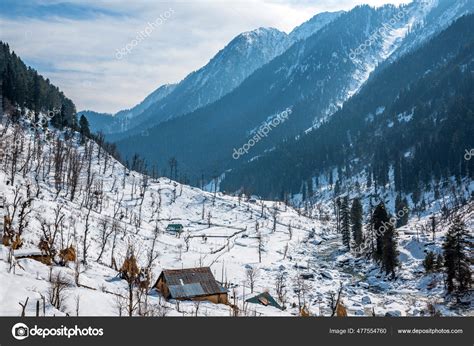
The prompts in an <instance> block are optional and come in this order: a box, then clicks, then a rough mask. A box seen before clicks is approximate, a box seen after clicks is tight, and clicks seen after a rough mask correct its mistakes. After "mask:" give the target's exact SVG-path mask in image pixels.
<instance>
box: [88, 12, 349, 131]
mask: <svg viewBox="0 0 474 346" xmlns="http://www.w3.org/2000/svg"><path fill="white" fill-rule="evenodd" d="M341 13H342V12H334V13H331V12H324V13H320V14H317V15H316V16H314V17H313V18H311V19H310V20H309V21H308V22H306V23H304V24H302V25H300V26H298V27H297V28H295V29H294V30H293V31H292V32H291V33H290V34H289V35H287V34H285V33H284V32H281V31H279V30H277V29H274V28H258V29H256V30H253V31H249V32H244V33H242V34H240V35H238V36H237V37H235V38H234V39H233V40H232V41H231V42H229V44H228V45H227V46H226V47H225V48H223V49H222V50H221V51H219V52H218V53H217V54H216V56H214V57H213V58H212V59H211V60H210V61H209V63H208V64H206V66H204V67H202V68H200V69H199V70H197V71H195V72H192V73H190V74H189V75H188V76H187V77H186V78H185V79H183V80H182V81H181V82H180V83H178V84H174V85H165V86H162V87H159V88H158V89H157V90H155V91H154V92H153V93H152V94H150V95H149V96H147V98H145V100H143V101H142V102H141V103H140V104H139V105H137V106H135V107H133V108H132V109H130V110H123V111H120V112H118V113H116V114H114V115H112V114H107V113H97V112H94V111H87V110H86V111H81V112H79V113H80V114H84V115H86V117H87V118H88V120H89V122H90V124H91V127H92V129H93V130H94V131H96V132H97V131H102V132H104V133H105V134H108V135H112V134H115V135H117V136H113V137H112V138H122V137H126V136H129V135H131V134H134V133H135V134H136V133H139V132H140V131H142V130H144V129H146V128H149V127H151V126H153V125H157V124H159V123H160V122H163V121H166V120H169V119H172V118H175V117H178V116H180V115H183V114H186V113H189V112H192V111H194V110H196V109H198V108H200V107H203V106H206V105H208V104H210V103H212V102H214V101H216V100H218V99H220V98H221V97H223V96H224V95H226V94H227V93H229V92H230V91H232V90H233V89H235V88H236V87H237V86H238V85H240V84H241V83H242V82H243V81H244V80H245V79H246V78H247V77H248V76H249V75H251V74H252V73H253V72H254V71H255V70H257V69H258V68H260V67H261V66H263V65H265V64H266V63H268V62H269V61H271V60H272V59H273V58H275V57H276V56H278V55H280V54H281V53H283V52H284V51H285V50H286V49H288V47H289V46H291V44H293V43H294V42H296V41H299V40H303V39H306V38H307V37H309V36H311V35H312V34H314V33H315V32H317V31H318V30H320V29H321V28H323V27H324V26H325V25H327V24H328V23H330V22H331V21H333V20H334V19H335V18H337V17H338V16H339V15H340V14H341Z"/></svg>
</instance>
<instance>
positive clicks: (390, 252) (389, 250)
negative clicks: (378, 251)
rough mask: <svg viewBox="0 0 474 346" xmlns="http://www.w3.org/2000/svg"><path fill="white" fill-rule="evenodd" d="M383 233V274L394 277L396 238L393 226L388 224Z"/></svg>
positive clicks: (396, 261)
mask: <svg viewBox="0 0 474 346" xmlns="http://www.w3.org/2000/svg"><path fill="white" fill-rule="evenodd" d="M386 227H387V228H386V230H385V232H384V233H383V236H382V241H383V247H382V269H384V270H385V274H387V275H388V274H391V275H392V278H393V277H395V268H396V267H397V266H398V250H397V237H396V231H395V227H394V225H392V224H391V223H389V224H388V225H387V226H386Z"/></svg>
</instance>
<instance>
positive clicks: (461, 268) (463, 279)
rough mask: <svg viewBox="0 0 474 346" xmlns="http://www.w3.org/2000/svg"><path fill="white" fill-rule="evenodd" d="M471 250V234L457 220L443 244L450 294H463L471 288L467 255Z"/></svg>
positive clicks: (457, 219)
mask: <svg viewBox="0 0 474 346" xmlns="http://www.w3.org/2000/svg"><path fill="white" fill-rule="evenodd" d="M469 248H470V242H469V232H468V231H467V229H466V225H465V224H464V222H462V220H461V219H460V218H456V219H455V220H454V222H453V224H452V226H451V227H450V228H449V230H448V233H447V234H446V239H445V242H444V244H443V254H444V267H445V271H446V287H447V289H448V292H449V293H451V292H456V293H463V292H466V291H467V290H468V289H469V288H470V286H471V270H470V268H469V257H468V254H467V253H466V252H467V251H468V250H467V249H469Z"/></svg>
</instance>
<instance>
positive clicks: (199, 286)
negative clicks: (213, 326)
mask: <svg viewBox="0 0 474 346" xmlns="http://www.w3.org/2000/svg"><path fill="white" fill-rule="evenodd" d="M160 276H163V277H164V280H165V282H166V284H167V285H168V288H169V290H170V294H171V297H172V298H192V297H198V296H207V295H212V294H219V293H225V292H226V290H225V289H224V288H223V287H222V286H221V285H220V284H219V283H218V282H217V281H216V279H215V278H214V275H212V272H211V268H209V267H201V268H187V269H173V270H163V272H162V273H161V275H160Z"/></svg>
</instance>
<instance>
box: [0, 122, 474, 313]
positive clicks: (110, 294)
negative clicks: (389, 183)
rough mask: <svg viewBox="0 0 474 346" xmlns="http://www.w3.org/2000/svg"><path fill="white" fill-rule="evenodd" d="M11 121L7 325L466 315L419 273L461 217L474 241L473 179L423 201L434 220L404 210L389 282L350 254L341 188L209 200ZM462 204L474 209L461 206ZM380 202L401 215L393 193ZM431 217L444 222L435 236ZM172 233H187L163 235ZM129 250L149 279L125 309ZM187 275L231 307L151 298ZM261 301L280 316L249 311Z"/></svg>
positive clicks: (62, 136)
mask: <svg viewBox="0 0 474 346" xmlns="http://www.w3.org/2000/svg"><path fill="white" fill-rule="evenodd" d="M3 120H4V121H3V125H2V126H1V127H0V133H1V148H0V149H1V151H2V153H1V154H2V160H1V162H2V163H1V167H0V192H1V197H2V198H1V201H2V209H1V210H2V214H3V215H2V222H3V225H2V228H3V229H4V230H5V229H6V228H10V229H12V230H14V232H15V234H19V235H20V237H21V240H20V239H16V238H14V239H12V242H13V241H16V247H18V248H17V249H15V250H13V248H14V247H15V246H13V245H12V244H9V246H6V244H7V243H8V242H5V239H4V242H3V244H4V245H0V282H1V283H2V284H1V285H0V297H1V302H0V315H8V316H19V315H20V314H21V313H22V306H21V305H25V304H26V305H25V308H24V314H25V315H26V316H34V315H35V314H37V313H38V311H39V315H41V316H42V315H46V316H53V315H55V316H61V315H66V314H67V315H71V316H75V315H79V316H98V315H104V316H119V315H129V314H131V315H147V316H165V315H166V316H194V315H199V316H276V315H284V316H298V315H312V316H330V315H332V314H334V309H335V305H334V304H335V301H336V299H337V298H339V297H338V292H340V300H339V299H338V302H339V304H338V305H342V306H344V308H345V309H346V312H347V315H349V316H372V315H376V316H385V315H389V316H422V315H432V314H441V315H443V316H458V315H471V314H472V300H470V299H469V296H468V298H466V297H464V298H463V300H462V303H463V304H456V305H455V306H454V305H453V304H452V303H453V301H452V300H451V299H448V298H446V296H445V288H444V283H443V274H442V273H439V272H433V273H431V274H426V273H425V270H424V269H423V263H422V262H423V260H424V258H425V255H426V252H427V251H428V250H431V251H434V252H435V253H441V251H442V250H441V246H442V243H443V241H444V237H445V234H446V230H447V229H448V228H449V227H450V226H451V223H452V220H453V218H454V216H453V213H456V214H459V215H462V216H463V219H464V220H465V222H466V226H467V228H468V229H469V230H470V232H471V236H472V229H473V227H474V217H473V216H474V209H473V205H474V204H473V201H472V197H471V194H472V191H473V190H474V185H473V184H472V182H463V184H462V188H460V189H459V191H456V194H454V195H453V193H452V189H454V187H453V186H455V184H452V185H451V184H449V183H447V184H445V185H444V187H442V188H441V192H442V193H441V196H443V197H440V198H438V199H437V198H435V197H434V195H429V194H427V195H426V196H424V197H423V200H426V202H427V204H428V206H427V208H426V211H425V212H423V213H418V215H416V214H415V213H413V214H411V213H410V217H409V221H408V224H407V225H405V226H403V227H401V228H400V229H398V247H399V256H398V258H399V260H400V267H399V268H398V269H397V271H396V279H390V277H389V276H386V275H385V274H384V273H383V272H382V271H381V270H380V266H379V265H378V264H376V263H375V262H373V261H371V260H370V259H368V258H367V257H366V256H365V255H360V256H359V255H358V254H357V253H355V252H354V251H352V252H347V251H346V250H345V247H344V246H343V243H342V239H341V234H340V233H338V232H337V231H336V221H335V217H334V215H335V214H334V210H335V209H334V191H333V188H331V185H330V184H329V183H328V182H325V181H324V180H323V179H321V182H320V185H319V186H320V188H319V194H318V195H317V198H318V200H317V203H315V204H314V205H311V206H307V205H306V206H305V205H301V204H299V203H298V201H297V200H294V201H293V203H292V204H293V205H298V208H294V207H291V206H289V205H287V204H288V203H287V204H285V203H283V202H272V201H261V200H259V199H258V198H257V197H250V196H248V197H246V196H228V195H224V194H222V193H220V192H205V191H202V190H200V189H198V188H195V187H190V186H187V185H183V184H180V183H177V182H175V181H173V180H170V179H168V178H165V177H148V176H145V175H142V174H139V173H137V172H134V171H130V170H128V169H126V168H125V167H124V166H123V165H122V164H121V163H119V162H118V161H117V160H115V159H114V158H113V157H112V156H110V155H109V154H108V153H107V152H105V151H104V149H103V148H101V147H99V146H98V145H97V144H96V143H95V142H94V141H93V140H90V139H87V138H83V137H82V136H81V135H80V134H79V133H78V132H72V131H60V130H57V129H53V128H48V129H36V130H35V129H33V130H32V129H30V127H29V126H28V125H29V123H28V122H27V121H24V120H21V121H20V122H19V123H14V122H13V123H12V122H11V121H10V119H7V116H6V115H5V116H4V118H3ZM136 164H137V165H140V162H137V163H136ZM354 179H355V180H354V181H357V180H360V184H358V191H356V190H354V195H355V194H356V192H357V195H358V196H363V198H362V201H363V206H364V214H365V213H366V212H367V211H368V210H367V209H368V208H369V201H370V198H371V197H370V196H371V194H370V189H368V188H367V187H366V186H365V185H364V184H365V183H364V177H362V176H361V177H356V178H354ZM447 196H451V197H447ZM454 196H455V197H456V199H459V200H464V201H468V200H469V198H471V200H470V202H467V203H466V202H464V203H459V202H458V201H457V200H454ZM352 197H353V196H351V198H352ZM384 198H385V200H386V201H387V203H386V205H387V208H388V209H390V210H391V212H393V210H392V209H393V208H392V206H393V202H394V200H395V196H394V194H392V193H391V192H390V188H389V187H387V189H386V193H385V195H384ZM443 206H448V207H449V209H450V210H449V212H448V213H447V214H443V211H442V207H443ZM432 212H434V213H436V214H434V215H435V216H436V218H437V219H438V220H439V223H438V224H437V227H436V228H437V232H436V233H435V235H434V236H433V235H432V234H431V233H430V231H429V230H430V229H431V228H430V225H431V220H430V216H431V213H432ZM6 222H7V223H8V225H5V223H6ZM169 224H181V225H182V226H183V228H184V230H183V232H180V233H173V232H170V231H167V226H168V225H169ZM366 227H367V225H366V224H365V223H364V230H365V229H366ZM471 241H472V239H471ZM45 242H46V245H45ZM19 244H21V246H20V245H19ZM41 244H42V245H41ZM40 245H41V246H40ZM70 246H72V248H73V249H74V253H75V256H74V257H75V258H70V259H72V260H70V261H67V259H68V257H67V256H66V257H64V256H62V255H60V254H61V253H62V252H61V253H60V251H61V250H64V249H67V248H68V247H70ZM40 247H41V248H42V250H40ZM132 249H133V252H134V255H135V257H136V261H137V265H138V267H139V268H141V269H147V268H149V269H150V272H149V274H147V275H148V276H147V275H145V277H144V278H143V280H142V282H145V284H144V285H137V286H136V287H133V288H132V290H133V298H132V300H133V307H132V309H131V311H130V309H129V308H128V297H129V286H128V284H127V281H126V280H124V279H122V278H121V277H120V275H119V270H120V268H121V266H122V265H123V263H124V261H125V260H126V258H127V256H129V255H130V251H132ZM47 254H48V255H51V256H46V255H47ZM34 256H40V257H41V256H46V257H49V259H50V260H51V261H50V263H49V264H45V263H42V262H41V261H38V257H36V258H33V257H34ZM43 262H45V261H43ZM192 267H210V268H211V271H212V273H213V274H214V277H215V278H216V280H217V281H218V282H219V283H220V284H221V285H222V286H223V287H224V288H225V289H226V290H227V292H228V300H229V303H228V304H213V303H211V302H204V301H203V302H196V301H178V300H169V301H166V300H165V299H163V297H162V296H161V294H160V293H159V292H157V290H156V289H155V288H153V286H154V284H155V282H156V280H157V278H158V276H159V274H160V273H161V271H162V270H163V269H182V268H192ZM147 273H148V272H147ZM267 291H268V292H269V293H270V295H271V296H272V297H273V298H274V299H275V300H276V301H278V304H279V305H280V306H281V307H283V308H284V309H279V308H277V307H273V306H265V305H263V304H254V303H249V302H246V300H247V299H249V298H251V297H254V296H256V295H257V294H260V293H263V292H267ZM331 299H332V303H331ZM37 302H39V303H37ZM19 303H20V305H19ZM37 304H38V305H37ZM331 305H332V306H331ZM37 309H39V310H38V311H37Z"/></svg>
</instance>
